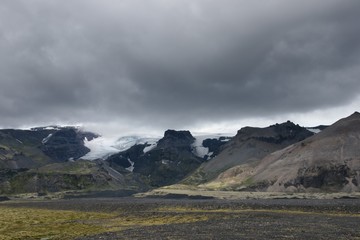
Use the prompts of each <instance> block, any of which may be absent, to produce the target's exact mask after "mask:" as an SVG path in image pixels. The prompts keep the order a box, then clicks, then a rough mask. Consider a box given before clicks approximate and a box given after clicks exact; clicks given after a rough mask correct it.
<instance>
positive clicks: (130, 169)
mask: <svg viewBox="0 0 360 240" xmlns="http://www.w3.org/2000/svg"><path fill="white" fill-rule="evenodd" d="M128 162H129V163H130V164H131V166H130V167H127V168H125V169H126V170H128V171H129V172H133V171H134V169H135V168H134V165H135V163H134V162H133V161H131V160H130V158H128Z"/></svg>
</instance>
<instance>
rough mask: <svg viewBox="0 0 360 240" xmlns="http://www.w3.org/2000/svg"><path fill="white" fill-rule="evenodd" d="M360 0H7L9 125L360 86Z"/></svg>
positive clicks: (295, 104)
mask: <svg viewBox="0 0 360 240" xmlns="http://www.w3.org/2000/svg"><path fill="white" fill-rule="evenodd" d="M359 22H360V1H358V0H326V1H325V0H315V1H314V0H312V1H310V0H304V1H289V0H267V1H245V0H225V1H215V0H171V1H168V0H166V1H165V0H146V1H145V0H122V1H115V0H104V1H97V0H75V1H66V2H64V1H58V0H54V1H47V0H30V1H29V0H3V1H1V3H0V72H1V75H0V85H1V86H0V113H1V123H0V124H1V125H2V126H12V127H16V126H21V125H37V124H47V123H56V122H79V123H81V122H85V123H90V124H100V125H101V124H105V125H106V124H107V122H118V123H119V124H121V125H122V128H138V127H140V126H142V127H143V126H144V125H146V126H148V127H149V128H151V127H153V128H162V129H164V128H167V127H172V128H181V127H188V126H192V125H193V124H195V123H199V122H201V121H206V122H211V121H213V122H218V121H225V120H229V121H233V120H235V119H242V118H250V117H262V118H264V117H266V116H275V115H279V114H287V113H306V112H309V111H314V110H318V109H326V108H331V107H338V106H342V105H347V104H348V103H350V102H351V101H353V100H354V99H355V98H357V97H358V95H359V90H360V84H359V76H360V68H359V66H360V35H359V32H360V25H359Z"/></svg>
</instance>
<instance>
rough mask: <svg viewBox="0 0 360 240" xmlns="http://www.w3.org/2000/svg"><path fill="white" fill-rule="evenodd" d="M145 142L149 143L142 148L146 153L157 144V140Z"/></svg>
mask: <svg viewBox="0 0 360 240" xmlns="http://www.w3.org/2000/svg"><path fill="white" fill-rule="evenodd" d="M147 144H150V145H149V146H147V147H145V148H144V150H143V152H144V153H147V152H149V151H151V150H153V149H154V148H156V146H157V141H156V142H152V143H149V142H147Z"/></svg>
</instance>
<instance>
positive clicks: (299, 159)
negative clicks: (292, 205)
mask: <svg viewBox="0 0 360 240" xmlns="http://www.w3.org/2000/svg"><path fill="white" fill-rule="evenodd" d="M215 182H217V184H220V183H221V184H222V185H223V186H225V185H226V186H228V187H231V188H238V189H245V190H257V191H290V192H298V191H300V192H338V191H341V192H350V191H359V190H360V186H359V184H360V113H358V112H355V113H354V114H352V115H351V116H349V117H347V118H344V119H341V120H339V121H338V122H336V123H334V124H333V125H331V126H330V127H328V128H326V129H325V130H323V131H322V132H320V133H318V134H316V135H314V136H312V137H310V138H307V139H305V140H304V141H301V142H299V143H295V144H293V145H291V146H289V147H286V148H285V149H282V150H280V151H277V152H274V153H272V154H270V155H268V156H266V157H265V158H264V159H262V160H261V161H260V163H259V164H258V165H257V166H256V167H253V168H249V167H248V166H245V165H243V166H237V167H236V168H233V169H230V170H229V171H227V172H225V173H223V174H222V176H220V177H219V178H218V179H217V180H216V181H215ZM215 182H214V183H213V184H215Z"/></svg>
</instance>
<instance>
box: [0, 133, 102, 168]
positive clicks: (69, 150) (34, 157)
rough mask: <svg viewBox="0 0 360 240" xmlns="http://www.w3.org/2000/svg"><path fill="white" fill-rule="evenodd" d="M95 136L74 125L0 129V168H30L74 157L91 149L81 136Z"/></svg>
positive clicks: (74, 158) (91, 137) (88, 137)
mask: <svg viewBox="0 0 360 240" xmlns="http://www.w3.org/2000/svg"><path fill="white" fill-rule="evenodd" d="M96 137H98V135H96V134H94V133H89V132H83V131H81V130H79V129H77V128H75V127H53V126H52V127H42V128H32V129H31V130H16V129H4V130H0V168H9V169H19V168H28V169H31V168H38V167H41V166H44V165H46V164H49V163H55V162H65V161H68V160H76V159H78V158H80V157H82V156H83V155H85V154H86V153H88V152H89V151H90V149H88V148H86V147H85V146H84V139H85V138H87V139H93V138H96Z"/></svg>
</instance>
